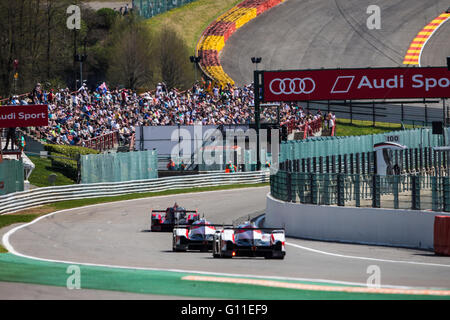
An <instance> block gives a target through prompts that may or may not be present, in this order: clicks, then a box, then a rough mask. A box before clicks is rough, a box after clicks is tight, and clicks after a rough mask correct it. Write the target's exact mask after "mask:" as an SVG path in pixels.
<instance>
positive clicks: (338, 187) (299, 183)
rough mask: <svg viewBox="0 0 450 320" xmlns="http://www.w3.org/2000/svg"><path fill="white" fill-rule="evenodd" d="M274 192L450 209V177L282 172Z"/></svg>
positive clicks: (313, 200)
mask: <svg viewBox="0 0 450 320" xmlns="http://www.w3.org/2000/svg"><path fill="white" fill-rule="evenodd" d="M444 174H445V173H444ZM270 191H271V194H272V196H273V197H274V198H276V199H279V200H282V201H286V202H294V203H303V204H315V205H336V206H352V207H372V208H391V209H413V210H432V211H445V212H450V177H449V176H431V175H412V174H405V175H391V176H382V175H376V174H345V173H306V172H289V171H278V172H276V173H273V174H271V176H270Z"/></svg>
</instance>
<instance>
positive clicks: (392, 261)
mask: <svg viewBox="0 0 450 320" xmlns="http://www.w3.org/2000/svg"><path fill="white" fill-rule="evenodd" d="M286 245H288V246H292V247H295V248H298V249H302V250H307V251H311V252H315V253H319V254H325V255H328V256H334V257H338V258H347V259H358V260H369V261H377V262H389V263H407V264H413V265H422V266H429V267H444V268H450V265H449V264H439V263H429V262H415V261H404V260H388V259H378V258H369V257H358V256H348V255H344V254H338V253H332V252H326V251H322V250H317V249H313V248H309V247H304V246H301V245H298V244H295V243H291V242H286Z"/></svg>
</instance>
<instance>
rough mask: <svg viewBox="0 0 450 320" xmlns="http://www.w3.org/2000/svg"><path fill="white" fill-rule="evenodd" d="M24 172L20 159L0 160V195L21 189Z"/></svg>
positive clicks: (22, 187)
mask: <svg viewBox="0 0 450 320" xmlns="http://www.w3.org/2000/svg"><path fill="white" fill-rule="evenodd" d="M0 157H1V155H0ZM24 172H25V171H24V165H23V160H22V159H19V160H7V159H2V160H0V195H4V194H9V193H13V192H16V191H23V189H24ZM0 207H1V205H0Z"/></svg>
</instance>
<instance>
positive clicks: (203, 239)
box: [172, 219, 229, 251]
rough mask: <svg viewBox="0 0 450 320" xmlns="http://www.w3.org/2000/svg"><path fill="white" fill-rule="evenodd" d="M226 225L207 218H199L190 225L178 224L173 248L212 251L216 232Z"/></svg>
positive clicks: (174, 234) (175, 249) (174, 233)
mask: <svg viewBox="0 0 450 320" xmlns="http://www.w3.org/2000/svg"><path fill="white" fill-rule="evenodd" d="M227 226H229V225H227ZM224 227H225V225H223V224H220V225H218V224H211V223H210V222H208V221H206V220H205V219H200V220H197V221H195V222H193V223H192V224H190V225H177V226H175V227H174V229H173V238H172V249H173V251H187V250H200V251H211V250H212V247H213V240H214V234H215V233H216V231H217V230H218V229H221V228H224Z"/></svg>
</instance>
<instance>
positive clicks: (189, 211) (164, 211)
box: [152, 209, 198, 213]
mask: <svg viewBox="0 0 450 320" xmlns="http://www.w3.org/2000/svg"><path fill="white" fill-rule="evenodd" d="M152 212H163V213H166V212H167V210H153V209H152ZM174 212H186V213H198V211H197V210H174Z"/></svg>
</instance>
